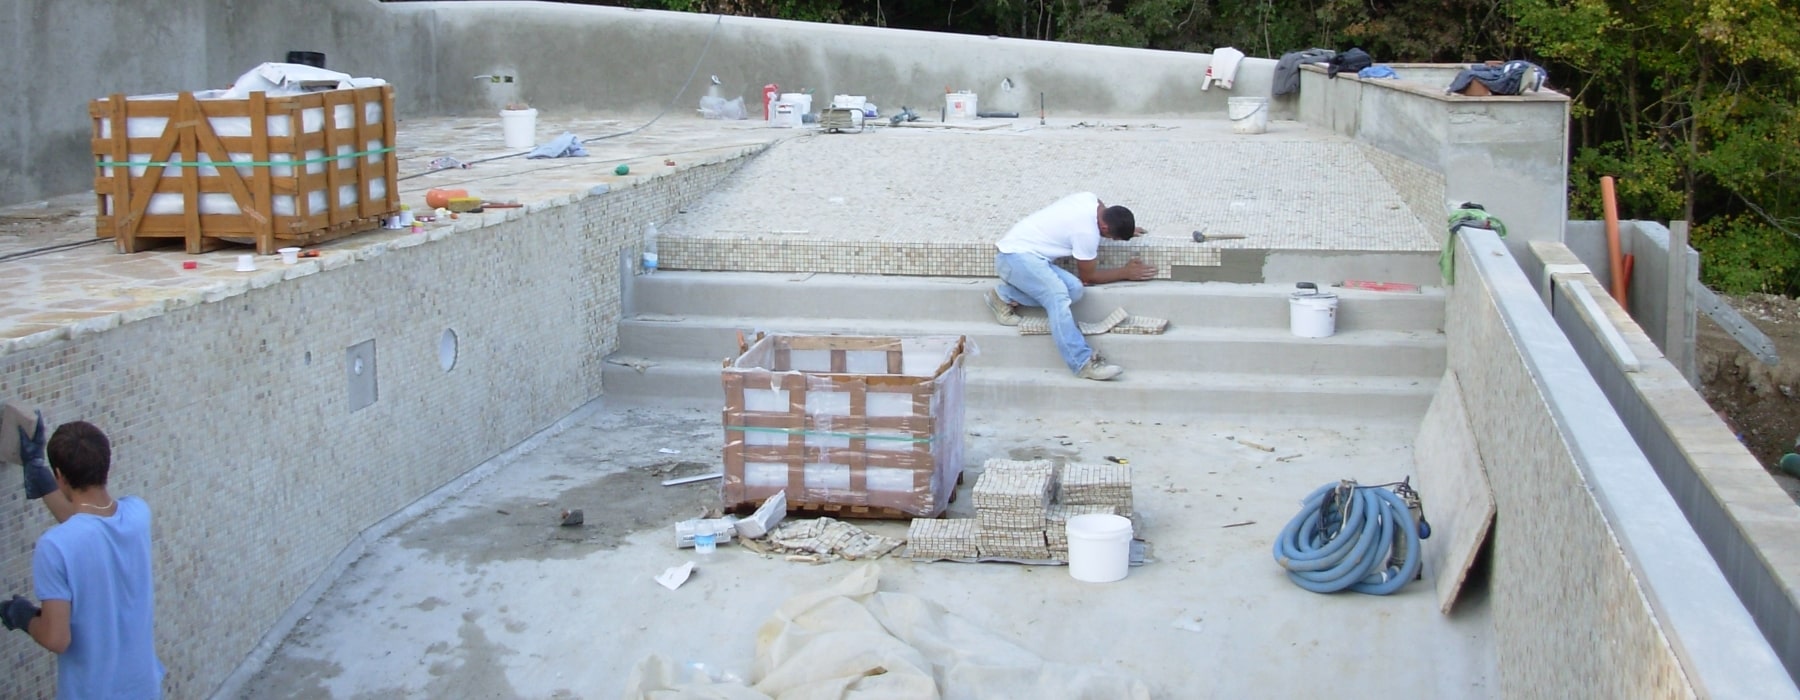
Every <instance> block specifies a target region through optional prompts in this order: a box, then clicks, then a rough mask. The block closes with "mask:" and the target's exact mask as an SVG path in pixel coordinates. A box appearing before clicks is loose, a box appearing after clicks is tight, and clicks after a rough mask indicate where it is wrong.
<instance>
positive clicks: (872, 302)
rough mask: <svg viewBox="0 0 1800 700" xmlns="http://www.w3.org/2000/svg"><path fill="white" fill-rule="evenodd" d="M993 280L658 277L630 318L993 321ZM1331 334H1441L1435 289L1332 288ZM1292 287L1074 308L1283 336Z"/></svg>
mask: <svg viewBox="0 0 1800 700" xmlns="http://www.w3.org/2000/svg"><path fill="white" fill-rule="evenodd" d="M994 283H995V281H994V280H993V279H982V278H966V277H902V276H888V277H883V276H869V275H829V274H780V273H758V272H680V271H667V272H658V273H656V274H654V275H645V276H637V277H634V278H632V287H631V289H630V291H629V296H630V300H629V301H630V304H631V307H630V308H631V309H632V310H633V313H634V314H638V315H648V316H683V315H685V314H691V313H695V312H701V313H705V314H706V315H709V316H723V317H743V318H752V319H753V318H761V317H769V316H777V317H784V318H795V317H798V318H823V319H881V320H883V321H902V320H918V321H924V320H930V321H938V322H947V323H975V322H983V321H986V322H991V321H992V319H993V316H992V314H991V313H990V312H989V311H988V309H987V305H986V304H984V303H982V292H983V291H984V290H986V289H988V288H989V287H991V286H992V285H993V284H994ZM1334 291H1336V292H1337V294H1338V296H1339V303H1338V310H1337V321H1336V323H1337V329H1338V330H1339V331H1359V330H1405V331H1436V330H1441V329H1442V328H1443V325H1444V298H1443V290H1442V289H1439V288H1426V289H1425V290H1423V291H1422V292H1420V293H1396V292H1369V291H1361V290H1350V289H1337V290H1334ZM1292 292H1293V286H1292V285H1285V284H1232V283H1224V282H1173V281H1166V280H1161V281H1155V282H1126V283H1117V284H1109V285H1104V286H1099V287H1090V288H1089V289H1088V290H1087V294H1086V298H1084V299H1083V300H1082V301H1080V302H1079V303H1077V304H1076V306H1075V312H1076V316H1077V317H1078V318H1081V319H1082V320H1093V319H1098V318H1100V317H1103V316H1105V315H1106V314H1107V313H1109V312H1111V311H1112V310H1113V309H1115V308H1119V307H1124V308H1125V310H1127V311H1129V312H1131V313H1133V314H1136V315H1139V316H1153V317H1156V318H1164V319H1168V320H1169V321H1170V322H1171V323H1172V324H1175V325H1178V326H1208V327H1230V328H1286V327H1287V325H1288V295H1289V294H1290V293H1292Z"/></svg>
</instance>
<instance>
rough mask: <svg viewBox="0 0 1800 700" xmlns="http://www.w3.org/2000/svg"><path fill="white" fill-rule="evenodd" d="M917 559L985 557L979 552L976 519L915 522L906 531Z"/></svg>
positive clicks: (908, 551)
mask: <svg viewBox="0 0 1800 700" xmlns="http://www.w3.org/2000/svg"><path fill="white" fill-rule="evenodd" d="M906 542H907V545H908V547H909V549H908V550H907V556H909V557H912V558H913V559H974V558H976V557H978V556H981V552H980V550H979V549H977V548H976V527H975V519H974V518H956V519H950V518H945V519H941V520H940V519H938V518H913V521H912V526H911V527H909V528H907V530H906Z"/></svg>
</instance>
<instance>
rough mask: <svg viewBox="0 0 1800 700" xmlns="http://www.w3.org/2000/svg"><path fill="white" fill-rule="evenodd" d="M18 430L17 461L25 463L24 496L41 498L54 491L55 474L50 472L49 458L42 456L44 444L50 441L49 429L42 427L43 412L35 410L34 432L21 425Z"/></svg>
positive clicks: (31, 498) (32, 498) (33, 498)
mask: <svg viewBox="0 0 1800 700" xmlns="http://www.w3.org/2000/svg"><path fill="white" fill-rule="evenodd" d="M18 430H19V463H20V464H23V465H25V498H26V499H28V500H35V499H39V498H43V497H44V495H45V494H48V493H53V492H55V491H56V475H54V474H52V473H50V460H49V459H48V458H46V457H45V456H44V446H45V445H47V444H49V442H50V431H49V430H48V429H46V428H45V427H44V412H43V411H38V412H37V429H36V432H35V433H26V432H25V426H22V425H21V426H18Z"/></svg>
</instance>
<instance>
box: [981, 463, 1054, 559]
mask: <svg viewBox="0 0 1800 700" xmlns="http://www.w3.org/2000/svg"><path fill="white" fill-rule="evenodd" d="M1055 475H1056V468H1055V466H1054V465H1053V464H1051V463H1050V462H1049V461H1048V460H1029V461H1021V460H1007V459H990V460H988V461H987V463H986V464H985V465H983V469H982V472H981V476H980V478H977V479H976V480H975V488H974V490H973V491H972V492H971V493H970V496H971V499H972V500H973V501H974V502H975V520H976V523H977V525H978V527H979V531H978V534H977V538H976V542H977V545H978V548H979V549H980V552H981V557H982V558H984V559H1014V560H1029V561H1042V560H1047V559H1049V558H1050V550H1049V547H1048V544H1047V542H1046V540H1045V539H1044V525H1045V513H1046V511H1047V509H1048V508H1049V506H1050V496H1051V494H1052V493H1054V492H1055Z"/></svg>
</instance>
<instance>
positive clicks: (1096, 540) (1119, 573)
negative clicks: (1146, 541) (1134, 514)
mask: <svg viewBox="0 0 1800 700" xmlns="http://www.w3.org/2000/svg"><path fill="white" fill-rule="evenodd" d="M1067 527H1068V531H1069V575H1070V576H1073V577H1075V580H1077V581H1086V582H1088V583H1110V582H1113V581H1117V580H1119V579H1122V578H1125V572H1126V570H1127V569H1129V568H1130V567H1131V520H1130V519H1129V518H1125V517H1123V516H1118V515H1110V514H1106V513H1095V514H1091V515H1077V516H1075V517H1073V518H1069V522H1068V525H1067Z"/></svg>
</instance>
